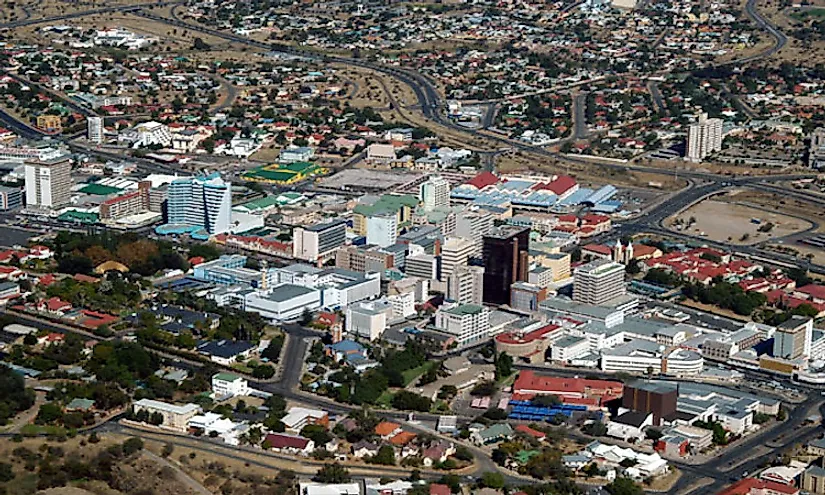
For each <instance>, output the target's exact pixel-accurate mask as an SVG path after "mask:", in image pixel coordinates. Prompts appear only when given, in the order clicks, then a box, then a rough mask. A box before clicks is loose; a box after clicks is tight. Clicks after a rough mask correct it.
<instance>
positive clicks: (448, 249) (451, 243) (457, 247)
mask: <svg viewBox="0 0 825 495" xmlns="http://www.w3.org/2000/svg"><path fill="white" fill-rule="evenodd" d="M474 251H475V246H474V245H473V241H471V240H470V239H465V238H463V237H449V238H447V240H446V241H445V242H444V244H443V245H442V246H441V280H446V278H447V277H449V276H450V274H452V273H453V270H455V268H456V267H458V266H461V265H466V264H467V261H468V260H469V259H470V256H472V255H473V252H474Z"/></svg>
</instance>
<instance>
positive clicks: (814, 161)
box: [808, 127, 825, 168]
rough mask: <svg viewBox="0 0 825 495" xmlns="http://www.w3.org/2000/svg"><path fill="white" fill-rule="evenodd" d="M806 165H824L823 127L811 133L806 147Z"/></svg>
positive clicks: (824, 135) (824, 144)
mask: <svg viewBox="0 0 825 495" xmlns="http://www.w3.org/2000/svg"><path fill="white" fill-rule="evenodd" d="M808 165H809V166H811V167H813V168H822V167H825V127H819V128H817V129H815V130H814V132H813V133H811V145H810V146H809V147H808Z"/></svg>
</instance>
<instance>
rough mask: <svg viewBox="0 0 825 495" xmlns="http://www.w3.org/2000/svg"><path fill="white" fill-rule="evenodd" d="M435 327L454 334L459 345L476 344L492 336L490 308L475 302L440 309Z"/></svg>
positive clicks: (436, 316)
mask: <svg viewBox="0 0 825 495" xmlns="http://www.w3.org/2000/svg"><path fill="white" fill-rule="evenodd" d="M442 308H443V306H442ZM435 327H436V329H438V330H439V331H441V332H444V333H447V334H450V335H452V336H454V337H455V340H456V342H457V343H458V345H459V346H465V345H470V344H474V343H476V342H480V341H482V340H485V339H487V338H489V337H490V310H489V309H488V308H486V307H484V306H479V305H475V304H461V305H458V306H453V307H450V308H447V309H439V310H438V311H437V312H436V314H435Z"/></svg>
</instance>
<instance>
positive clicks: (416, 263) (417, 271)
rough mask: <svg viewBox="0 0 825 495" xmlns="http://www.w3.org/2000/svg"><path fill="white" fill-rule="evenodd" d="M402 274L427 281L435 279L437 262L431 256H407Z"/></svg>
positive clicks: (436, 276)
mask: <svg viewBox="0 0 825 495" xmlns="http://www.w3.org/2000/svg"><path fill="white" fill-rule="evenodd" d="M404 273H406V274H407V275H408V276H410V277H420V278H423V279H427V280H434V279H437V278H438V260H437V259H436V257H435V256H433V255H431V254H417V255H414V256H407V263H406V266H405V267H404Z"/></svg>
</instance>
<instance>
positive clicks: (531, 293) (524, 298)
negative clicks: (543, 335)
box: [510, 282, 547, 311]
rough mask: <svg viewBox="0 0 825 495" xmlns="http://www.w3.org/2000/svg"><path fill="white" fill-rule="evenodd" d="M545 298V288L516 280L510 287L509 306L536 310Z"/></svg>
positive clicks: (521, 309)
mask: <svg viewBox="0 0 825 495" xmlns="http://www.w3.org/2000/svg"><path fill="white" fill-rule="evenodd" d="M545 299H547V289H546V288H544V287H539V286H538V285H534V284H530V283H527V282H516V283H514V284H513V285H512V286H511V288H510V307H511V308H513V309H517V310H519V311H538V310H539V303H541V302H542V301H544V300H545Z"/></svg>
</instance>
